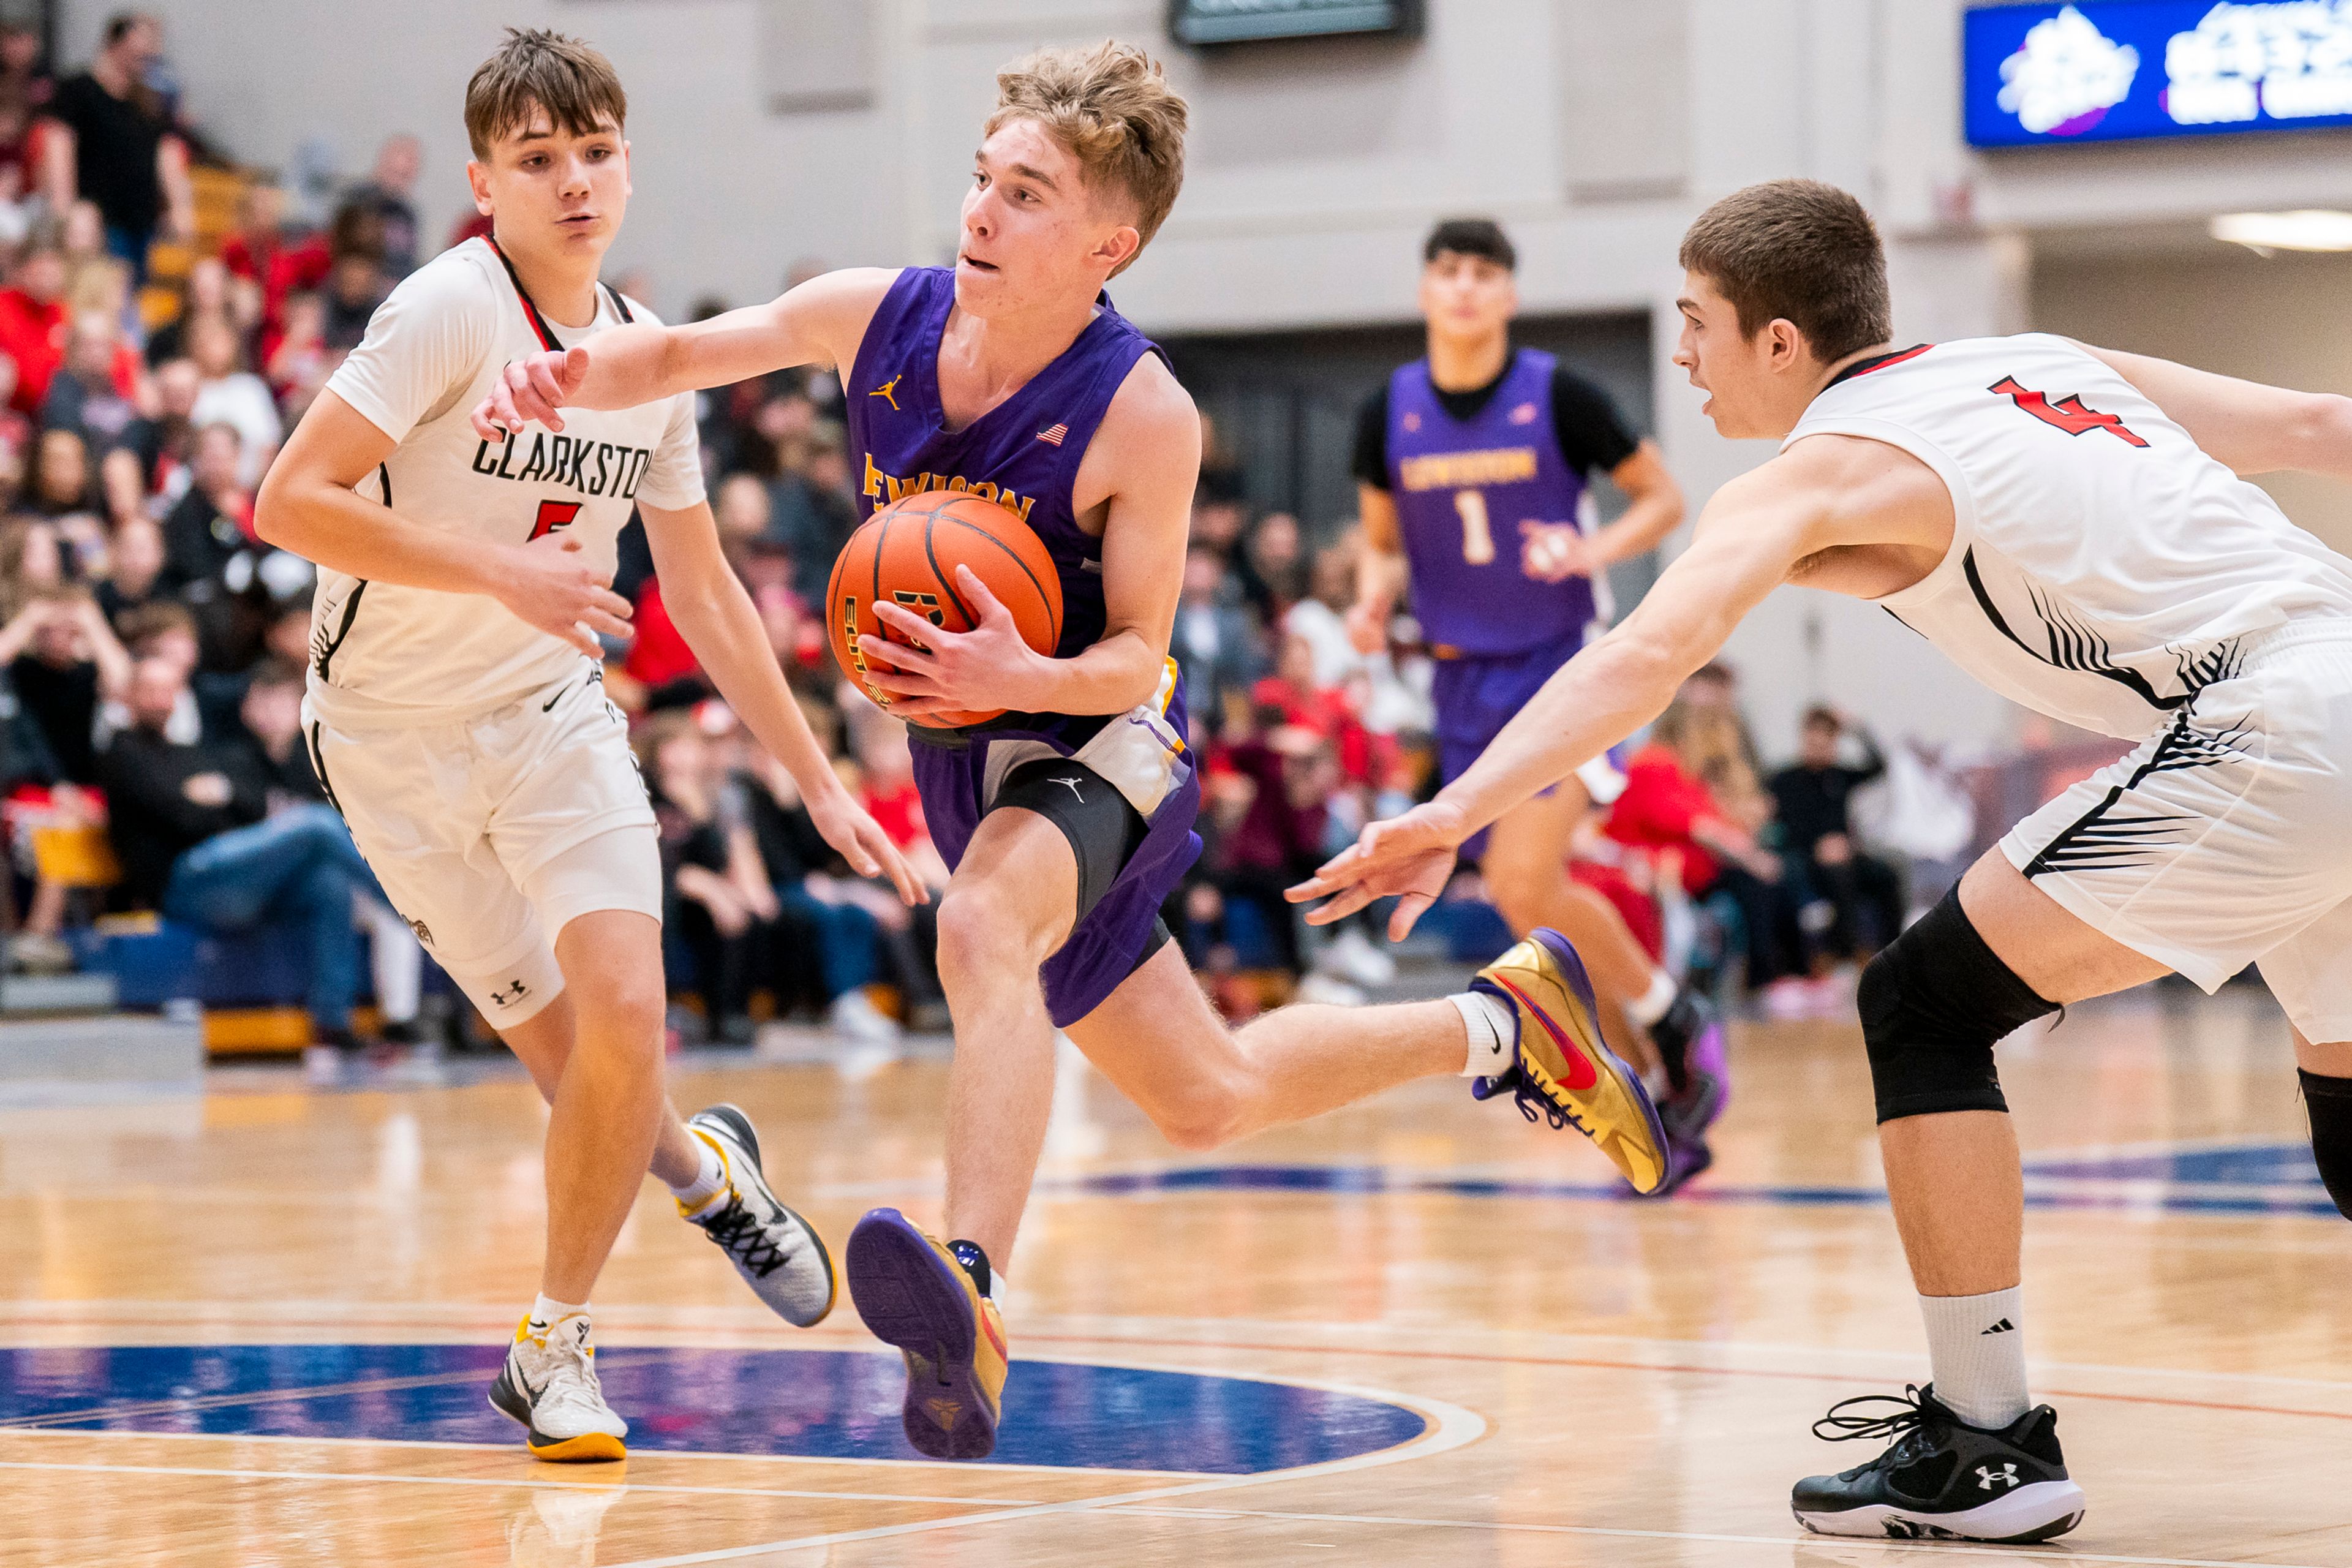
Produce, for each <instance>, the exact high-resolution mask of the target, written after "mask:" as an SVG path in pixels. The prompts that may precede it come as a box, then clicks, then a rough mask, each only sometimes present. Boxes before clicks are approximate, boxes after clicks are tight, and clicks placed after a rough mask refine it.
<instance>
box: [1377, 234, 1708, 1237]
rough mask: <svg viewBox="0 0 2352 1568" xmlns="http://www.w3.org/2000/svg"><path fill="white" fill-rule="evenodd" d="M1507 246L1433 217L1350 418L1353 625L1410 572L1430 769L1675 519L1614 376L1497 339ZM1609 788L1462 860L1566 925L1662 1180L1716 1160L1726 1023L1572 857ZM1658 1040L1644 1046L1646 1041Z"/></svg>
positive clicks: (1584, 624) (1661, 466)
mask: <svg viewBox="0 0 2352 1568" xmlns="http://www.w3.org/2000/svg"><path fill="white" fill-rule="evenodd" d="M1517 265H1518V257H1517V252H1516V251H1515V250H1513V248H1512V247H1511V242H1510V240H1509V238H1508V237H1507V236H1506V235H1505V234H1504V233H1503V231H1502V229H1501V227H1500V226H1497V225H1496V224H1495V223H1494V222H1492V221H1491V220H1489V219H1486V218H1453V219H1449V220H1448V221H1446V222H1444V223H1441V224H1439V225H1438V226H1436V228H1434V229H1433V230H1432V231H1431V232H1430V236H1429V239H1428V241H1427V242H1426V244H1424V245H1423V247H1422V274H1421V310H1422V316H1423V320H1424V321H1427V323H1428V326H1429V353H1428V355H1427V357H1425V358H1423V359H1419V360H1415V361H1414V362H1413V363H1411V364H1408V365H1402V366H1400V367H1399V368H1398V369H1397V371H1396V373H1395V374H1393V375H1391V377H1390V378H1389V381H1388V384H1387V385H1385V386H1383V387H1382V388H1381V390H1380V391H1379V392H1377V393H1375V394H1373V395H1371V396H1370V398H1368V399H1366V401H1365V404H1364V407H1363V412H1362V414H1361V415H1360V417H1359V418H1358V421H1357V426H1356V450H1355V463H1354V467H1355V474H1356V481H1357V496H1358V499H1359V502H1360V508H1361V511H1362V516H1363V523H1364V538H1365V542H1366V544H1367V545H1368V546H1369V548H1368V549H1367V550H1366V551H1365V552H1364V554H1363V556H1362V563H1361V565H1360V568H1359V574H1358V583H1357V597H1356V605H1355V608H1354V610H1353V611H1352V612H1351V614H1350V616H1349V630H1350V631H1351V632H1352V633H1353V634H1354V637H1355V640H1356V645H1357V647H1360V648H1361V649H1363V650H1364V651H1365V652H1367V653H1370V652H1374V651H1376V650H1378V649H1379V648H1381V647H1384V646H1385V645H1386V641H1387V636H1388V625H1389V619H1390V616H1391V612H1392V611H1393V610H1394V608H1395V606H1396V602H1397V598H1398V595H1400V594H1401V593H1402V592H1403V591H1404V589H1405V586H1406V584H1407V582H1408V580H1410V583H1411V586H1412V608H1413V614H1414V615H1415V616H1417V617H1418V618H1419V620H1420V622H1421V628H1422V634H1423V636H1424V637H1427V638H1428V640H1429V642H1430V644H1431V647H1432V648H1433V651H1434V652H1435V654H1436V656H1437V660H1438V664H1437V679H1436V683H1435V688H1434V690H1433V696H1434V698H1435V699H1436V704H1437V743H1438V768H1439V772H1440V774H1441V782H1443V783H1445V784H1451V783H1453V782H1454V780H1455V779H1456V778H1459V777H1460V776H1461V775H1462V773H1463V772H1464V770H1465V769H1466V768H1468V767H1469V765H1470V764H1471V763H1473V762H1475V761H1476V760H1477V756H1478V753H1479V752H1483V751H1485V750H1486V747H1487V745H1488V743H1489V742H1492V741H1493V740H1494V738H1495V737H1496V734H1498V733H1499V732H1500V731H1501V730H1502V728H1503V726H1504V725H1505V724H1507V723H1508V722H1509V721H1510V718H1511V715H1513V714H1514V713H1516V712H1517V711H1518V710H1520V709H1521V708H1522V707H1524V706H1526V704H1527V702H1528V699H1529V698H1531V697H1533V696H1534V695H1535V694H1536V691H1537V690H1538V689H1539V688H1540V687H1541V686H1542V685H1543V683H1544V682H1545V681H1546V680H1548V679H1550V677H1551V674H1552V672H1553V671H1554V670H1557V669H1558V668H1559V667H1560V666H1561V665H1564V664H1566V663H1567V662H1568V661H1569V660H1570V658H1573V657H1574V656H1575V654H1576V652H1577V650H1578V649H1580V648H1581V647H1584V645H1585V643H1586V642H1587V641H1588V640H1590V639H1591V638H1592V637H1597V636H1599V635H1600V634H1601V632H1602V631H1605V630H1606V629H1608V623H1609V619H1610V615H1611V608H1612V606H1611V604H1610V601H1609V590H1608V577H1607V572H1608V569H1609V567H1610V566H1611V565H1612V564H1614V563H1617V562H1620V561H1625V560H1630V559H1632V558H1633V557H1634V556H1636V555H1641V554H1643V553H1645V552H1649V551H1651V550H1654V549H1655V548H1657V545H1658V542H1659V541H1661V540H1663V539H1664V537H1665V536H1666V535H1667V534H1668V533H1670V532H1672V531H1673V530H1674V528H1675V525H1676V524H1678V523H1679V522H1681V521H1682V519H1683V493H1682V489H1681V487H1680V486H1678V485H1677V484H1675V479H1674V476H1673V475H1672V474H1669V473H1668V472H1667V471H1666V465H1665V461H1664V458H1661V457H1660V456H1659V453H1658V447H1657V444H1656V443H1655V442H1654V441H1651V440H1648V439H1646V438H1642V437H1635V436H1634V435H1633V434H1632V433H1631V432H1630V431H1628V430H1627V429H1626V428H1625V424H1624V421H1623V420H1622V418H1620V417H1619V416H1618V413H1617V409H1616V407H1615V405H1612V403H1611V402H1610V401H1609V395H1608V394H1606V393H1604V392H1602V391H1601V389H1600V388H1599V387H1597V386H1594V385H1593V384H1591V383H1590V382H1588V381H1586V380H1584V379H1583V378H1582V377H1580V376H1579V375H1577V374H1575V373H1574V372H1572V371H1570V370H1569V369H1568V368H1567V367H1566V366H1565V365H1563V364H1561V363H1559V360H1558V359H1557V358H1555V357H1554V356H1553V355H1551V354H1548V353H1543V352H1542V351H1541V350H1539V349H1528V348H1521V349H1514V348H1513V347H1512V346H1511V318H1512V316H1513V315H1515V314H1516V313H1517V310H1518V303H1519V295H1518V286H1517V282H1516V281H1515V278H1514V274H1515V271H1516V269H1517ZM1596 469H1597V470H1599V471H1600V472H1601V473H1605V474H1607V475H1608V476H1609V477H1610V479H1612V480H1613V481H1614V482H1615V483H1616V485H1617V487H1618V489H1622V490H1623V491H1624V492H1625V493H1626V494H1627V495H1628V496H1630V497H1631V498H1632V499H1633V505H1632V506H1630V507H1629V508H1627V509H1626V511H1625V514H1624V515H1623V516H1622V517H1621V518H1619V519H1618V520H1617V521H1614V522H1612V523H1611V524H1610V525H1609V526H1608V527H1606V528H1601V529H1593V528H1591V526H1590V521H1591V494H1590V492H1589V490H1588V489H1587V488H1586V479H1587V477H1588V476H1589V475H1590V474H1591V473H1592V472H1593V471H1594V470H1596ZM1624 787H1625V780H1624V777H1623V775H1622V774H1621V773H1618V772H1617V769H1616V767H1615V765H1614V764H1613V763H1611V762H1610V760H1609V759H1608V758H1607V757H1605V756H1603V757H1596V758H1594V759H1593V760H1592V761H1591V763H1587V764H1586V765H1585V766H1584V767H1582V768H1580V769H1579V770H1578V771H1577V773H1576V776H1575V777H1573V778H1570V779H1568V780H1565V781H1563V782H1562V783H1561V784H1559V786H1558V787H1557V788H1555V789H1550V790H1547V791H1545V792H1544V793H1543V794H1542V795H1538V796H1537V797H1536V798H1535V799H1533V800H1530V801H1528V802H1527V803H1526V804H1524V805H1518V806H1516V807H1514V808H1513V809H1512V810H1510V811H1509V812H1507V813H1506V814H1504V816H1503V817H1502V819H1501V820H1500V821H1498V822H1496V824H1495V826H1494V827H1493V829H1492V830H1491V831H1490V832H1488V833H1482V834H1480V835H1478V836H1477V837H1475V838H1474V839H1472V840H1471V841H1470V842H1469V843H1467V844H1465V846H1464V847H1463V858H1464V859H1465V860H1468V861H1473V862H1475V863H1477V865H1478V867H1479V869H1480V871H1481V873H1482V875H1483V877H1484V879H1485V881H1486V891H1487V895H1488V897H1490V898H1492V899H1493V900H1494V901H1495V907H1496V909H1497V910H1500V911H1501V913H1502V916H1503V919H1504V920H1505V921H1507V923H1508V924H1509V925H1510V928H1511V931H1512V934H1513V935H1515V936H1519V937H1524V936H1526V935H1527V934H1528V932H1529V931H1534V930H1536V929H1538V927H1544V926H1549V927H1551V928H1553V929H1555V930H1557V931H1561V932H1564V933H1565V934H1566V935H1567V936H1568V937H1569V938H1570V941H1572V942H1575V944H1576V950H1577V952H1579V953H1580V955H1582V957H1583V959H1584V963H1585V965H1586V967H1587V968H1588V969H1589V970H1590V972H1591V976H1592V983H1593V988H1594V990H1595V991H1597V992H1598V993H1599V994H1600V996H1601V1005H1602V1007H1603V1008H1604V1013H1603V1019H1604V1022H1605V1023H1607V1024H1608V1025H1609V1026H1610V1027H1611V1028H1612V1031H1613V1037H1615V1038H1617V1039H1619V1040H1623V1041H1629V1042H1630V1044H1631V1045H1632V1046H1633V1050H1634V1051H1638V1052H1641V1053H1642V1055H1641V1056H1640V1057H1637V1058H1636V1059H1638V1060H1643V1061H1644V1063H1645V1068H1647V1069H1648V1070H1649V1071H1651V1073H1652V1074H1653V1084H1652V1087H1653V1088H1655V1089H1662V1090H1664V1092H1662V1094H1661V1096H1660V1100H1659V1106H1658V1109H1659V1111H1660V1113H1661V1115H1662V1116H1664V1120H1665V1127H1666V1134H1667V1137H1668V1138H1669V1139H1670V1140H1671V1141H1672V1142H1673V1144H1674V1149H1673V1157H1672V1161H1671V1163H1670V1165H1669V1167H1668V1170H1667V1173H1666V1181H1665V1184H1664V1186H1663V1187H1662V1188H1661V1189H1660V1191H1661V1192H1671V1191H1673V1190H1674V1188H1675V1187H1676V1186H1678V1185H1680V1184H1682V1183H1683V1182H1685V1181H1686V1180H1688V1179H1689V1178H1690V1177H1692V1176H1694V1175H1696V1174H1697V1173H1699V1172H1700V1171H1702V1170H1704V1169H1706V1165H1707V1163H1709V1160H1710V1159H1711V1156H1710V1155H1709V1154H1708V1152H1707V1148H1706V1127H1707V1124H1708V1123H1709V1122H1711V1121H1714V1119H1715V1118H1716V1116H1717V1115H1718V1114H1719V1113H1720V1112H1721V1110H1722V1107H1723V1087H1724V1086H1723V1036H1722V1030H1721V1027H1720V1026H1719V1025H1717V1023H1716V1021H1715V1019H1714V1017H1713V1016H1712V1010H1711V1009H1710V1008H1709V1007H1708V1006H1707V1005H1706V1002H1705V1000H1704V999H1703V998H1701V997H1699V996H1698V995H1697V994H1696V993H1691V992H1686V991H1685V990H1683V989H1682V988H1680V987H1678V986H1677V985H1676V984H1675V981H1674V979H1673V977H1672V976H1670V975H1669V974H1667V973H1666V972H1665V971H1664V970H1663V969H1661V968H1659V967H1658V966H1657V964H1656V963H1654V962H1652V960H1651V958H1650V955H1649V953H1648V952H1647V951H1646V950H1645V949H1644V948H1643V946H1642V944H1641V942H1639V941H1638V940H1636V939H1635V937H1634V935H1633V931H1631V930H1629V929H1628V928H1627V927H1626V924H1625V921H1624V918H1623V917H1622V916H1621V915H1620V914H1618V912H1617V910H1616V907H1615V906H1614V905H1612V904H1611V903H1610V902H1609V900H1607V899H1605V898H1603V897H1602V896H1601V894H1599V893H1598V892H1595V891H1594V890H1593V889H1590V888H1587V887H1584V886H1582V885H1581V884H1580V883H1578V882H1577V881H1575V880H1574V879H1571V878H1570V876H1569V875H1568V870H1567V865H1568V852H1569V843H1570V839H1571V838H1572V837H1574V836H1575V833H1576V830H1577V827H1578V825H1579V824H1580V823H1581V822H1582V821H1583V820H1584V818H1585V816H1586V815H1587V814H1588V813H1590V812H1591V811H1592V810H1593V809H1594V808H1595V807H1597V806H1606V805H1609V804H1610V803H1611V802H1612V801H1613V800H1615V799H1616V798H1617V796H1618V795H1619V794H1620V793H1622V791H1623V789H1624ZM1611 1013H1617V1014H1621V1015H1622V1020H1621V1018H1619V1017H1612V1016H1610V1014H1611ZM1625 1023H1630V1024H1631V1025H1633V1030H1628V1029H1626V1028H1625V1027H1623V1024H1625ZM1635 1031H1640V1032H1638V1033H1637V1032H1635ZM1645 1036H1646V1038H1645ZM1652 1045H1654V1047H1655V1052H1654V1055H1653V1054H1651V1053H1650V1052H1649V1051H1647V1050H1645V1049H1644V1047H1647V1046H1652ZM1659 1079H1663V1080H1664V1081H1663V1083H1662V1082H1660V1081H1659Z"/></svg>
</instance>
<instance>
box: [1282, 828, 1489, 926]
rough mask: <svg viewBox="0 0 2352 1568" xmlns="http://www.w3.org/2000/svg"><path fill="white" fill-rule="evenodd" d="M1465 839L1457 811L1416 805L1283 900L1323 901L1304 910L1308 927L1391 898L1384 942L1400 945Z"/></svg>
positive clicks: (1440, 888) (1441, 886)
mask: <svg viewBox="0 0 2352 1568" xmlns="http://www.w3.org/2000/svg"><path fill="white" fill-rule="evenodd" d="M1467 837H1470V833H1469V829H1468V827H1467V826H1465V824H1464V822H1463V820H1462V813H1461V811H1460V810H1459V809H1458V808H1456V807H1454V806H1452V805H1446V804H1445V803H1444V802H1442V801H1432V802H1430V803H1429V804H1428V805H1416V806H1414V807H1413V808H1412V810H1411V811H1408V812H1406V813H1405V814H1404V815H1403V816H1392V817H1390V818H1389V819H1388V820H1387V821H1385V822H1375V823H1373V824H1372V825H1371V826H1369V827H1367V828H1365V829H1364V831H1363V835H1362V837H1359V838H1358V839H1357V840H1356V842H1355V843H1354V844H1352V845H1350V846H1349V847H1347V848H1346V849H1344V850H1342V851H1341V852H1340V853H1339V855H1337V856H1335V857H1334V858H1331V859H1329V860H1328V861H1326V862H1324V864H1323V867H1322V868H1321V869H1320V870H1318V871H1317V872H1316V873H1315V875H1314V876H1312V877H1310V878H1308V879H1307V880H1306V881H1304V882H1301V883H1299V884H1298V885H1297V887H1295V888H1291V889H1287V890H1286V892H1285V893H1284V894H1283V897H1284V898H1286V899H1288V900H1290V901H1291V902H1292V903H1294V904H1304V903H1307V902H1310V901H1312V900H1316V899H1326V900H1328V902H1325V903H1323V904H1320V905H1318V906H1317V907H1316V908H1314V909H1312V910H1307V924H1308V925H1316V926H1320V925H1329V924H1330V923H1331V922H1332V921H1338V920H1344V919H1346V918H1347V917H1348V916H1349V915H1351V914H1354V913H1355V912H1356V911H1357V910H1360V909H1362V908H1363V907H1364V906H1365V905H1367V904H1369V903H1370V902H1371V901H1372V900H1375V899H1385V898H1394V899H1395V900H1397V907H1396V910H1395V912H1393V913H1392V914H1391V915H1390V916H1389V940H1390V941H1391V942H1401V941H1402V940H1403V939H1404V936H1405V934H1406V933H1407V932H1409V931H1412V928H1413V923H1414V922H1415V921H1419V920H1420V919H1421V917H1422V914H1423V911H1424V910H1427V909H1428V908H1429V906H1430V905H1432V904H1433V903H1435V902H1436V901H1437V900H1438V897H1439V895H1441V894H1443V893H1444V891H1445V883H1446V879H1448V878H1450V877H1452V876H1453V875H1454V849H1455V848H1456V847H1457V846H1459V845H1460V844H1461V842H1462V841H1463V840H1464V839H1465V838H1467Z"/></svg>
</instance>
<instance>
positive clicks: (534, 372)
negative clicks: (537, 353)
mask: <svg viewBox="0 0 2352 1568" xmlns="http://www.w3.org/2000/svg"><path fill="white" fill-rule="evenodd" d="M529 374H530V393H531V395H532V396H533V397H535V398H537V399H538V400H539V402H540V404H541V406H542V407H543V408H545V409H546V411H547V412H546V422H547V427H548V428H549V429H551V430H561V429H562V428H563V416H562V415H561V414H559V413H557V412H556V410H558V409H560V408H562V406H563V384H562V382H560V381H558V380H557V379H556V377H555V371H554V370H553V368H552V367H551V366H550V365H549V364H548V363H547V362H546V361H545V360H543V359H534V360H532V361H531V362H530V372H529Z"/></svg>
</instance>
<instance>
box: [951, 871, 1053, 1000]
mask: <svg viewBox="0 0 2352 1568" xmlns="http://www.w3.org/2000/svg"><path fill="white" fill-rule="evenodd" d="M939 918H940V981H941V982H942V983H943V984H947V985H949V986H950V987H960V986H961V985H964V984H969V983H971V982H972V981H974V980H981V979H985V978H987V977H989V976H992V975H996V974H1003V973H1021V972H1022V971H1023V970H1024V968H1025V969H1029V970H1034V969H1035V968H1036V966H1037V965H1038V964H1039V963H1042V962H1043V961H1044V959H1045V956H1046V955H1045V953H1044V952H1040V951H1038V945H1039V944H1038V943H1037V942H1036V941H1035V940H1034V932H1033V931H1032V930H1031V927H1032V925H1033V923H1034V916H1033V915H1032V914H1031V913H1030V911H1028V910H1024V909H1023V908H1021V907H1020V900H1017V899H1016V898H1014V897H1013V896H1012V894H1011V893H1010V892H1009V891H1008V890H1007V889H1002V888H1000V887H998V886H996V885H994V884H992V883H986V882H981V883H974V884H971V885H970V886H966V887H950V888H949V889H948V890H947V892H946V894H945V895H944V896H942V897H941V898H940V917H939Z"/></svg>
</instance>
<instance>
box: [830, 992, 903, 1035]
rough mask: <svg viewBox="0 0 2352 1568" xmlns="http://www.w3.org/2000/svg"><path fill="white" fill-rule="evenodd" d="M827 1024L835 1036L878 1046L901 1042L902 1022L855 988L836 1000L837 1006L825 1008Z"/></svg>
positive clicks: (834, 1001) (835, 1004)
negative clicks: (899, 1031) (899, 1029)
mask: <svg viewBox="0 0 2352 1568" xmlns="http://www.w3.org/2000/svg"><path fill="white" fill-rule="evenodd" d="M824 1021H825V1023H826V1024H827V1025H828V1026H830V1027H831V1028H832V1029H833V1032H834V1033H835V1034H837V1035H846V1036H848V1037H850V1038H851V1039H853V1040H862V1041H870V1042H872V1043H874V1044H877V1045H896V1044H898V1019H896V1018H893V1017H892V1016H890V1015H889V1014H887V1013H885V1012H884V1011H882V1009H881V1008H879V1007H877V1006H876V1005H874V1003H873V1000H872V998H870V997H868V996H867V995H866V993H865V992H864V991H863V990H862V989H859V988H856V987H854V986H853V987H852V988H851V989H849V990H847V991H845V992H843V993H842V994H840V995H838V996H836V997H835V998H834V999H833V1005H832V1006H831V1007H829V1008H827V1009H825V1016H824Z"/></svg>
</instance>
